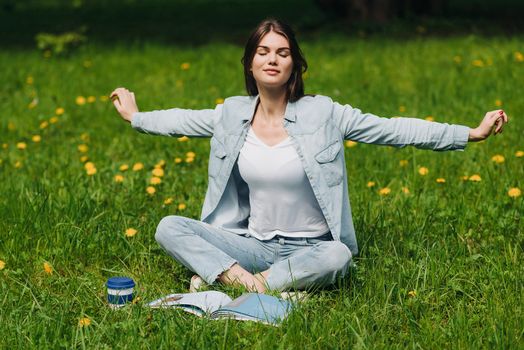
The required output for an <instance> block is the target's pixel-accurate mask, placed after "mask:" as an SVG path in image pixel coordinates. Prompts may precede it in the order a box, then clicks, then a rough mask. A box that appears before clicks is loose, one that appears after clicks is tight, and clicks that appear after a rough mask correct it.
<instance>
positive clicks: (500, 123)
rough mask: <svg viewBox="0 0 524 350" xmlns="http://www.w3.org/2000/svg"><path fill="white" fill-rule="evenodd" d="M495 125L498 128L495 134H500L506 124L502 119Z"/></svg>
mask: <svg viewBox="0 0 524 350" xmlns="http://www.w3.org/2000/svg"><path fill="white" fill-rule="evenodd" d="M495 125H496V126H497V127H496V128H495V134H498V133H499V132H500V131H501V130H502V126H503V125H504V122H503V121H502V117H500V118H498V119H497V120H496V122H495Z"/></svg>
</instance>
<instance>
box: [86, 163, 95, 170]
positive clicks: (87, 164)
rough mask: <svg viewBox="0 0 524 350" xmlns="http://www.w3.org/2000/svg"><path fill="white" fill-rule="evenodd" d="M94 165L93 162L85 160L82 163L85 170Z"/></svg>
mask: <svg viewBox="0 0 524 350" xmlns="http://www.w3.org/2000/svg"><path fill="white" fill-rule="evenodd" d="M94 167H95V163H93V162H87V163H85V164H84V168H85V169H86V170H87V169H92V168H94Z"/></svg>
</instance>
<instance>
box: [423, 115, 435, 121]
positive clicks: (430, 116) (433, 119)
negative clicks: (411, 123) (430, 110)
mask: <svg viewBox="0 0 524 350" xmlns="http://www.w3.org/2000/svg"><path fill="white" fill-rule="evenodd" d="M424 119H426V120H427V121H428V122H434V121H435V118H433V116H432V115H428V116H427V117H426V118H424Z"/></svg>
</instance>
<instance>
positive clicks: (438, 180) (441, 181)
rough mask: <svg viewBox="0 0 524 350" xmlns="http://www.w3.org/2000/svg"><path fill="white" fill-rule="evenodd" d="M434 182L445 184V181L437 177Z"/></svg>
mask: <svg viewBox="0 0 524 350" xmlns="http://www.w3.org/2000/svg"><path fill="white" fill-rule="evenodd" d="M435 181H437V183H439V184H443V183H446V179H444V178H443V177H439V178H437V179H436V180H435Z"/></svg>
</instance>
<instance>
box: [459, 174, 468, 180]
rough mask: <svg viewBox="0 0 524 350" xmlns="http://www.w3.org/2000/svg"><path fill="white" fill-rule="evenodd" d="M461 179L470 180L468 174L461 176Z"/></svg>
mask: <svg viewBox="0 0 524 350" xmlns="http://www.w3.org/2000/svg"><path fill="white" fill-rule="evenodd" d="M460 179H461V180H463V181H468V180H469V176H468V175H464V176H461V177H460Z"/></svg>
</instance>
